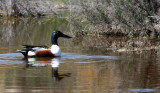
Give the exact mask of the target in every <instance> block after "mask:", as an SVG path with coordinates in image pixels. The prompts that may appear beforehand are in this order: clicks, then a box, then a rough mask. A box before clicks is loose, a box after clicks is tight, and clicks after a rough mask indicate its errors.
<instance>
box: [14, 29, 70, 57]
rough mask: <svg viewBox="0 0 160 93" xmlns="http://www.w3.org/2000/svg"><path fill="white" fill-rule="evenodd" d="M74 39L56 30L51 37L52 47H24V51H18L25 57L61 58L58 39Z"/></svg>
mask: <svg viewBox="0 0 160 93" xmlns="http://www.w3.org/2000/svg"><path fill="white" fill-rule="evenodd" d="M59 37H64V38H72V37H71V36H69V35H66V34H64V33H62V32H61V31H59V30H55V31H53V32H52V35H51V43H52V46H51V47H48V46H45V45H42V46H33V45H22V46H23V48H24V49H22V50H17V51H18V52H20V53H22V54H23V55H24V57H59V56H61V49H60V47H59V45H58V38H59Z"/></svg>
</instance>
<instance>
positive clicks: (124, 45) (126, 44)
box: [73, 31, 160, 52]
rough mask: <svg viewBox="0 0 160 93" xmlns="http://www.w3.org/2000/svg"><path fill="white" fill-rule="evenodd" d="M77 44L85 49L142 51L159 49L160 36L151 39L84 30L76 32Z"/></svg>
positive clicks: (75, 42)
mask: <svg viewBox="0 0 160 93" xmlns="http://www.w3.org/2000/svg"><path fill="white" fill-rule="evenodd" d="M74 35H75V38H74V39H73V43H74V44H75V45H82V46H83V47H84V48H85V49H86V48H89V49H95V48H96V49H106V50H112V51H119V52H124V51H125V52H132V51H136V52H141V51H145V50H152V49H159V48H160V40H159V38H156V39H150V37H149V36H147V35H146V36H145V35H144V36H139V37H136V36H135V37H132V38H131V37H128V36H125V35H123V36H121V35H122V34H121V35H120V36H118V35H117V34H115V35H114V34H112V35H111V34H106V35H104V34H98V35H97V34H95V35H93V34H90V33H86V32H84V31H81V32H76V33H74Z"/></svg>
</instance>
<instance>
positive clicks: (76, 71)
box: [0, 18, 160, 93]
mask: <svg viewBox="0 0 160 93" xmlns="http://www.w3.org/2000/svg"><path fill="white" fill-rule="evenodd" d="M0 24H1V26H0V27H1V29H0V39H1V42H0V91H1V93H3V92H6V93H10V92H11V93H44V92H46V93H141V92H142V93H160V51H159V50H150V51H143V52H142V53H137V52H132V53H126V52H122V53H119V52H116V51H110V50H107V49H106V48H103V47H102V48H97V47H96V46H94V45H93V46H91V45H90V44H89V42H88V40H89V39H90V37H89V36H86V38H87V39H85V38H84V39H82V40H79V41H78V39H74V38H73V39H63V38H61V39H59V45H60V47H61V50H62V56H61V57H57V58H24V57H23V55H22V54H20V53H18V52H17V49H21V48H22V47H21V45H23V44H30V45H48V46H51V43H50V42H51V40H50V38H51V36H50V35H51V33H52V31H53V30H54V29H59V30H61V31H62V32H63V33H66V34H68V35H71V36H72V37H75V36H74V34H73V33H72V31H71V30H70V29H71V28H70V26H69V24H68V22H67V21H66V20H65V19H63V18H41V19H23V20H22V19H19V20H2V19H1V22H0ZM75 40H76V41H75ZM94 41H96V38H95V39H94ZM94 41H93V42H90V43H93V44H94ZM97 42H100V41H97ZM102 46H103V43H102Z"/></svg>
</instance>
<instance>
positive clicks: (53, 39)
mask: <svg viewBox="0 0 160 93" xmlns="http://www.w3.org/2000/svg"><path fill="white" fill-rule="evenodd" d="M57 41H58V37H56V36H52V37H51V42H52V45H58V42H57Z"/></svg>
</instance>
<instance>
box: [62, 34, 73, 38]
mask: <svg viewBox="0 0 160 93" xmlns="http://www.w3.org/2000/svg"><path fill="white" fill-rule="evenodd" d="M61 37H64V38H72V37H71V36H68V35H65V34H62V35H61Z"/></svg>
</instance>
